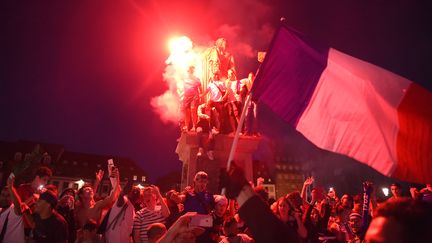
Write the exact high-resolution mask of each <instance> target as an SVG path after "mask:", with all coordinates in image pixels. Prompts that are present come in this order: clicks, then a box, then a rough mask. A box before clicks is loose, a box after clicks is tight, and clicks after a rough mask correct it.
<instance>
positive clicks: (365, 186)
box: [363, 181, 373, 195]
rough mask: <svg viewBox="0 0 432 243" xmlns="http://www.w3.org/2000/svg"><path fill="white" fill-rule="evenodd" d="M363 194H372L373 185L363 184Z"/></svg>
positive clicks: (370, 183)
mask: <svg viewBox="0 0 432 243" xmlns="http://www.w3.org/2000/svg"><path fill="white" fill-rule="evenodd" d="M363 192H364V193H366V194H368V195H370V194H371V193H372V192H373V183H372V182H370V181H365V182H363Z"/></svg>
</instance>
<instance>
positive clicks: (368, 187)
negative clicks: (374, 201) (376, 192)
mask: <svg viewBox="0 0 432 243" xmlns="http://www.w3.org/2000/svg"><path fill="white" fill-rule="evenodd" d="M372 191H373V185H372V183H371V182H364V183H363V215H362V217H363V222H362V228H363V230H366V228H367V227H368V225H369V204H370V197H371V193H372Z"/></svg>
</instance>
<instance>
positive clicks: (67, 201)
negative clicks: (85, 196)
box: [58, 195, 75, 208]
mask: <svg viewBox="0 0 432 243" xmlns="http://www.w3.org/2000/svg"><path fill="white" fill-rule="evenodd" d="M74 203H75V200H74V198H73V197H72V196H71V195H64V196H63V197H62V198H60V200H59V202H58V204H59V206H61V207H66V206H68V207H69V208H72V206H73V205H74Z"/></svg>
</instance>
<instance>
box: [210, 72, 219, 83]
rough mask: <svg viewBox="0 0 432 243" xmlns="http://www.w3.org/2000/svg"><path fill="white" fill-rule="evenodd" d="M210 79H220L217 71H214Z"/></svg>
mask: <svg viewBox="0 0 432 243" xmlns="http://www.w3.org/2000/svg"><path fill="white" fill-rule="evenodd" d="M212 81H220V75H219V72H215V73H214V74H213V77H212Z"/></svg>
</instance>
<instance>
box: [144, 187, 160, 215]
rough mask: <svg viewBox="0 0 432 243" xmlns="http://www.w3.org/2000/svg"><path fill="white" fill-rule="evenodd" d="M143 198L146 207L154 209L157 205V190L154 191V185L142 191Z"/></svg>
mask: <svg viewBox="0 0 432 243" xmlns="http://www.w3.org/2000/svg"><path fill="white" fill-rule="evenodd" d="M142 200H143V203H144V206H145V207H146V208H148V209H150V210H153V209H154V208H155V207H156V203H157V197H156V192H155V191H154V189H153V187H152V186H146V187H144V189H143V193H142Z"/></svg>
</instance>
